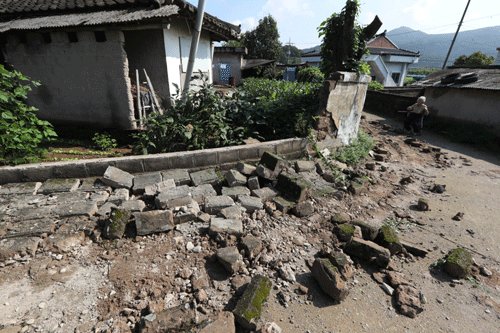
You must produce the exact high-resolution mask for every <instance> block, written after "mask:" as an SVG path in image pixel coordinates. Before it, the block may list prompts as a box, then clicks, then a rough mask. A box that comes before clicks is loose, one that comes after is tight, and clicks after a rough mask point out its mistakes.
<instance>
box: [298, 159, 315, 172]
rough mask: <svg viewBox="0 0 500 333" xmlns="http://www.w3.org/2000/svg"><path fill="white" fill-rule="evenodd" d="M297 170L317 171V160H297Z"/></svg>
mask: <svg viewBox="0 0 500 333" xmlns="http://www.w3.org/2000/svg"><path fill="white" fill-rule="evenodd" d="M295 171H297V172H310V171H316V162H314V161H301V160H299V161H296V162H295Z"/></svg>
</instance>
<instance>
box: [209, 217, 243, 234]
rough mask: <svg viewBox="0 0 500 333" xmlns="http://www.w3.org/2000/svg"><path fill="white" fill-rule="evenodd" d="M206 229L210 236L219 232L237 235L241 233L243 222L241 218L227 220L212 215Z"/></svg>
mask: <svg viewBox="0 0 500 333" xmlns="http://www.w3.org/2000/svg"><path fill="white" fill-rule="evenodd" d="M208 231H209V234H210V235H211V236H216V235H219V234H223V235H225V234H227V235H235V236H239V235H241V234H242V233H243V223H242V222H241V220H229V219H223V218H220V217H212V219H211V220H210V228H209V230H208Z"/></svg>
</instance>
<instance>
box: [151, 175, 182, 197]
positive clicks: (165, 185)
mask: <svg viewBox="0 0 500 333" xmlns="http://www.w3.org/2000/svg"><path fill="white" fill-rule="evenodd" d="M174 187H175V181H174V180H173V179H166V180H163V181H161V182H159V183H156V184H153V185H147V186H146V187H145V188H144V195H145V196H147V197H154V196H156V195H157V194H159V193H161V192H165V191H167V190H170V189H171V188H174Z"/></svg>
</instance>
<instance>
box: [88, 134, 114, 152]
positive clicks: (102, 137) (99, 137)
mask: <svg viewBox="0 0 500 333" xmlns="http://www.w3.org/2000/svg"><path fill="white" fill-rule="evenodd" d="M92 142H93V143H94V145H95V147H96V148H97V149H100V150H102V151H107V150H111V149H113V148H116V147H117V146H118V143H117V142H116V139H114V138H113V137H111V135H110V134H109V133H95V134H94V136H93V137H92Z"/></svg>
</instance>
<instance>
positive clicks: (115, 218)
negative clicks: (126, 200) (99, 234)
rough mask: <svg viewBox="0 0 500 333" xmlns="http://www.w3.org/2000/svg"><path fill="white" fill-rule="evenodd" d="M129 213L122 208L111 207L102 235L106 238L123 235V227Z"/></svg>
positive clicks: (125, 224) (125, 225)
mask: <svg viewBox="0 0 500 333" xmlns="http://www.w3.org/2000/svg"><path fill="white" fill-rule="evenodd" d="M131 215H132V214H131V213H130V212H129V211H128V210H124V209H119V208H117V209H113V210H112V211H111V215H110V217H109V220H107V221H106V223H105V225H104V234H103V236H104V237H105V238H107V239H119V238H122V237H123V235H125V229H126V227H127V224H128V222H129V220H130V217H131Z"/></svg>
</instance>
